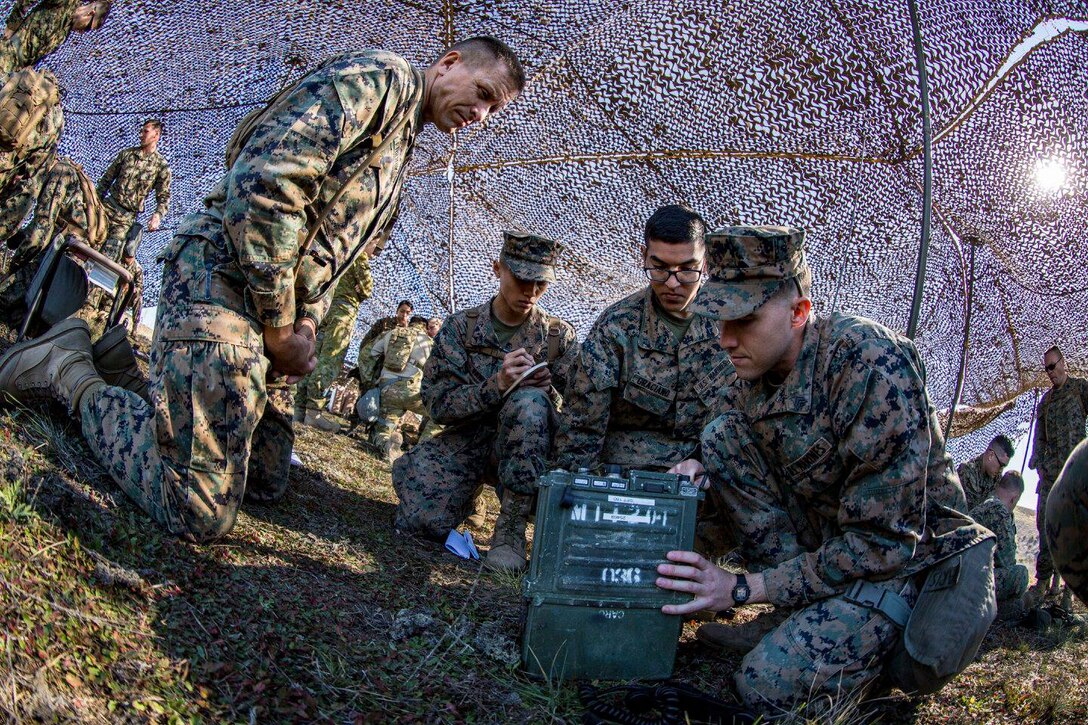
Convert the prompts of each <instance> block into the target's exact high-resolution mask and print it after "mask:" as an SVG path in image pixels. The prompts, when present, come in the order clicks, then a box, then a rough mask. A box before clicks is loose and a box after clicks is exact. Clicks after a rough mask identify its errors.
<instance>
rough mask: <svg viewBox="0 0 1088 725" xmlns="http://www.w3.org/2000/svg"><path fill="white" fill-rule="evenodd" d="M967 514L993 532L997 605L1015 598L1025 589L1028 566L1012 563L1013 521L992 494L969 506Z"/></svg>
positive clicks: (1014, 531) (1014, 560)
mask: <svg viewBox="0 0 1088 725" xmlns="http://www.w3.org/2000/svg"><path fill="white" fill-rule="evenodd" d="M971 518H973V519H974V520H975V521H977V522H978V523H980V524H982V525H983V526H985V527H986V528H987V529H989V530H990V531H992V532H994V534H995V535H996V536H997V548H996V549H994V586H995V589H996V591H997V602H998V606H1002V605H1003V604H1005V603H1006V602H1008V601H1009V600H1012V599H1017V598H1019V597H1020V596H1022V595H1023V594H1024V592H1026V591H1027V589H1028V568H1027V567H1026V566H1024V565H1023V564H1017V563H1016V521H1015V520H1013V516H1012V512H1011V511H1009V509H1008V508H1007V507H1006V506H1005V504H1004V503H1002V502H1001V500H1000V499H999V498H997V497H996V496H990V497H989V498H987V499H986V500H985V501H983V502H982V503H980V504H979V505H978V506H975V507H974V508H972V509H971Z"/></svg>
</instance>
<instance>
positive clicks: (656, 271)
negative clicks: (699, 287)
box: [642, 267, 703, 284]
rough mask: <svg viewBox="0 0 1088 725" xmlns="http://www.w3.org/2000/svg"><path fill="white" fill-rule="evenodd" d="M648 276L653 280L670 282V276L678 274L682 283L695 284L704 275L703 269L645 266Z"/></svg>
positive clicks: (678, 279) (643, 269) (644, 270)
mask: <svg viewBox="0 0 1088 725" xmlns="http://www.w3.org/2000/svg"><path fill="white" fill-rule="evenodd" d="M642 271H643V272H645V273H646V278H647V279H649V280H650V281H651V282H668V281H669V277H672V276H674V275H675V276H676V281H677V282H679V283H680V284H695V283H696V282H698V281H699V279H700V278H702V276H703V271H702V270H701V269H661V268H660V267H643V268H642Z"/></svg>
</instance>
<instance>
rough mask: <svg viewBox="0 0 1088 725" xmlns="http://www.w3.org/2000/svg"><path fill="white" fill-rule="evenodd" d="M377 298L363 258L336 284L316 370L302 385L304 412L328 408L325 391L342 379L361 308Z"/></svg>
mask: <svg viewBox="0 0 1088 725" xmlns="http://www.w3.org/2000/svg"><path fill="white" fill-rule="evenodd" d="M372 294H374V278H373V277H371V276H370V259H369V258H368V257H367V256H366V255H365V254H360V255H359V258H358V259H357V260H356V261H355V264H353V265H351V268H350V269H349V270H348V271H347V272H345V273H344V276H343V277H341V278H340V281H339V282H337V283H336V294H334V295H333V298H332V304H330V305H329V311H328V314H326V315H325V319H324V320H322V321H321V327H320V328H318V331H317V350H316V353H317V367H315V368H314V371H313V372H312V373H310V374H309V375H308V376H307V377H306V378H305V379H304V380H303V381H302V384H301V385H299V392H298V403H299V407H301V408H309V409H310V410H321V409H322V408H324V407H325V403H326V400H325V391H326V390H328V389H329V386H330V385H332V384H333V381H335V380H336V378H338V377H339V376H340V371H341V370H342V369H343V367H344V355H345V354H346V353H347V351H348V344H349V343H350V342H351V333H352V332H354V331H355V321H356V319H357V318H358V317H359V305H361V304H362V303H363V300H365V299H367V298H368V297H370V295H372Z"/></svg>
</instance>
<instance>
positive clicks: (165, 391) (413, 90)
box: [0, 38, 524, 542]
mask: <svg viewBox="0 0 1088 725" xmlns="http://www.w3.org/2000/svg"><path fill="white" fill-rule="evenodd" d="M523 84H524V72H523V70H522V69H521V66H520V64H519V63H518V61H517V59H516V58H515V57H514V56H513V54H512V53H511V51H510V49H509V48H507V47H506V46H505V45H503V44H502V43H500V42H498V41H496V40H494V39H492V38H475V39H469V40H466V41H463V42H462V43H459V44H458V45H456V46H454V47H453V48H451V49H450V50H449V51H448V52H446V53H445V54H444V55H443V56H442V57H441V58H440V59H439V60H438V61H436V62H435V63H434V64H433V65H431V66H430V67H429V68H427V69H426V70H425V71H419V70H416V69H415V68H413V67H412V66H411V65H410V64H409V63H408V62H407V61H406V60H405V59H404V58H401V57H399V56H397V55H395V54H393V53H388V52H385V51H359V52H354V53H348V54H345V55H342V56H338V57H336V58H334V59H332V60H330V61H329V62H327V63H326V64H324V65H323V66H321V67H320V68H319V69H317V70H315V71H314V72H312V73H310V74H309V75H307V76H306V77H305V78H303V79H302V80H301V81H299V82H298V83H297V84H295V85H294V86H291V87H288V88H287V89H285V90H284V91H283V92H282V94H281V95H280V96H278V97H277V99H276V102H275V103H272V104H269V105H268V106H266V107H265V108H263V109H258V110H257V111H256V112H255V113H254V114H252V115H251V116H250V117H248V118H247V119H246V120H245V121H244V122H243V124H242V125H241V126H240V133H237V134H236V135H235V137H234V138H232V142H231V143H230V144H229V147H228V148H229V149H230V154H229V158H228V166H229V168H228V171H227V172H226V174H225V175H224V177H223V179H221V180H220V182H219V183H218V184H217V185H216V187H215V188H214V189H213V190H212V191H211V193H210V194H209V196H208V198H207V199H206V200H205V208H204V210H202V211H200V212H197V213H195V214H192V215H190V216H189V217H187V218H186V220H185V221H184V222H183V224H182V227H181V229H180V230H179V232H178V233H177V235H176V236H175V237H174V240H173V242H172V243H171V244H170V245H169V246H168V247H167V249H166V250H165V252H164V254H163V261H164V267H163V279H162V290H161V295H160V305H159V314H158V316H157V318H156V322H155V334H154V339H153V341H152V346H151V363H150V370H151V403H150V404H148V403H146V402H145V401H143V400H142V399H140V398H139V397H138V396H137V395H135V394H133V393H131V392H129V391H127V390H122V389H120V388H117V387H113V386H109V385H106V384H104V382H103V380H102V378H101V377H100V375H99V372H98V371H96V370H95V368H94V366H93V364H92V362H91V346H90V338H89V335H88V334H87V327H86V325H85V324H84V323H82V322H81V321H78V320H76V321H70V322H66V323H62V325H58V326H57V327H56V328H54V330H52V331H50V332H49V333H47V334H46V335H44V336H43V337H42V338H40V339H36V340H32V341H30V342H28V343H22V344H20V345H17V346H15V347H13V348H12V349H11V350H9V351H8V352H7V353H6V354H5V355H4V356H3V357H2V358H0V392H3V393H6V394H7V395H8V396H10V397H13V398H15V399H16V400H18V401H32V400H35V399H38V398H40V397H42V395H43V393H44V394H48V395H50V396H51V397H54V398H59V399H60V400H62V401H63V402H64V403H66V404H67V405H68V407H69V410H70V412H71V413H73V414H74V415H75V416H76V417H77V418H79V420H80V421H81V424H82V430H83V435H84V438H86V440H87V442H88V444H89V446H90V448H91V451H92V453H93V454H94V456H95V457H96V458H97V459H98V460H99V461H100V462H101V463H102V464H103V465H104V466H105V467H106V468H107V470H108V471H109V472H110V475H111V476H112V477H113V478H114V480H115V481H117V483H118V484H119V485H120V486H121V487H122V488H123V489H124V491H125V492H126V493H127V494H128V495H129V496H130V497H131V498H132V499H133V500H134V501H135V502H136V503H137V504H138V505H139V506H140V507H141V508H143V509H144V510H145V511H146V512H147V513H148V514H149V515H150V516H151V517H152V518H153V519H154V520H155V521H156V522H157V523H159V524H160V525H162V526H163V527H164V528H166V529H167V530H168V531H170V532H172V533H175V534H178V535H181V536H185V537H187V538H189V539H191V540H194V541H198V542H206V541H211V540H215V539H218V538H221V537H223V536H225V535H227V534H228V533H229V532H230V531H231V529H232V528H233V527H234V523H235V520H236V517H237V514H238V509H239V506H240V505H241V502H242V500H243V498H253V497H254V496H256V497H258V498H261V499H275V498H279V497H281V496H283V495H284V493H285V491H286V488H287V482H288V473H289V470H290V461H291V448H292V442H293V439H294V433H293V430H292V427H291V404H292V401H291V399H290V398H289V397H288V396H287V391H288V384H289V383H290V382H293V381H295V380H297V379H298V378H300V377H302V376H304V375H306V374H307V373H308V372H310V371H311V370H312V369H313V366H314V364H315V360H314V333H315V331H316V327H317V323H319V322H320V320H321V318H322V317H323V316H324V314H325V311H326V310H327V309H328V305H329V301H330V298H331V296H332V295H331V291H332V290H333V288H334V287H335V285H336V282H337V280H338V278H339V277H340V276H341V275H342V274H343V273H344V272H345V271H346V270H347V269H348V268H349V267H350V266H351V264H352V263H353V262H354V261H355V260H356V259H357V258H358V257H359V255H360V254H362V253H363V252H364V251H365V250H366V247H367V246H368V245H371V244H372V243H373V242H375V241H376V240H377V239H379V236H380V235H379V232H380V230H382V229H384V228H385V227H386V226H387V224H388V222H389V220H390V219H392V218H393V216H394V215H395V213H396V209H397V204H398V200H399V197H400V193H401V190H402V188H403V181H404V176H405V170H406V169H407V167H408V164H409V160H410V155H411V151H412V148H413V146H414V145H415V141H416V137H417V134H418V132H419V130H420V128H421V126H422V125H423V124H424V123H434V124H435V125H436V126H437V127H438V128H439V130H441V131H444V132H447V133H448V132H450V131H452V130H453V129H454V128H458V127H463V126H464V125H466V124H465V123H464V119H465V117H466V114H467V115H468V117H469V118H471V119H473V121H483V120H484V119H486V118H487V117H488V115H489V114H490V113H493V112H496V111H498V110H499V109H501V108H502V107H504V106H505V105H506V103H508V102H509V101H510V100H511V99H512V98H514V97H515V96H516V95H517V94H518V93H519V92H520V90H521V87H522V86H523ZM425 89H426V91H427V92H426V93H425V92H424V90H425ZM462 108H468V109H470V111H460V110H457V109H462ZM300 128H303V129H305V133H300V132H299V129H300ZM319 219H320V220H323V221H322V222H321V223H316V222H317V220H319ZM319 230H320V231H321V232H322V233H321V234H320V235H319V234H318V231H319Z"/></svg>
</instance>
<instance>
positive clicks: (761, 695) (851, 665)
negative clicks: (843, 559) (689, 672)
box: [702, 411, 916, 711]
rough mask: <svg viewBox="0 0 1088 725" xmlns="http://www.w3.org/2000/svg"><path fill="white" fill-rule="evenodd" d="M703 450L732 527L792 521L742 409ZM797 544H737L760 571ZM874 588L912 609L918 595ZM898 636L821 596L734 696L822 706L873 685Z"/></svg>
mask: <svg viewBox="0 0 1088 725" xmlns="http://www.w3.org/2000/svg"><path fill="white" fill-rule="evenodd" d="M702 447H703V464H704V465H705V466H706V469H707V472H708V473H709V474H710V480H711V491H710V494H711V496H712V497H713V498H714V500H715V502H716V507H717V509H718V510H719V511H722V512H726V513H727V516H728V519H729V521H730V522H736V521H740V520H744V519H742V517H746V518H747V520H758V519H767V520H778V521H781V520H791V517H790V516H789V515H788V512H789V511H790V510H791V509H797V506H796V505H795V504H793V502H791V501H788V500H787V497H788V496H789V495H790V494H789V492H788V490H787V489H785V487H783V486H781V485H780V484H779V482H778V480H777V479H776V477H775V475H774V473H773V470H772V468H771V466H770V465H769V464H768V463H767V461H766V459H765V457H764V455H763V453H762V451H761V450H760V449H759V447H758V446H757V445H756V443H755V440H754V438H753V436H752V431H751V428H750V427H749V425H748V422H747V419H746V418H745V417H744V415H743V414H742V413H741V412H739V411H729V412H727V413H725V414H724V415H722V416H719V417H718V418H716V419H715V420H714V421H713V422H711V423H710V425H708V426H707V427H706V429H705V430H704V431H703V437H702ZM769 514H777V515H769ZM732 528H733V529H737V528H738V527H737V526H736V525H735V524H734V525H733V527H732ZM801 540H802V535H801V532H798V531H795V530H786V529H783V530H774V531H766V532H765V535H764V536H761V537H760V538H758V539H753V538H752V537H748V539H747V540H743V538H742V540H741V542H740V545H741V551H742V552H743V554H744V556H745V558H746V559H747V560H748V561H749V563H750V564H752V565H753V570H756V571H758V570H759V569H760V568H762V566H765V565H769V564H774V563H778V562H782V561H786V560H788V559H790V558H793V557H794V556H798V555H800V554H801V553H803V552H804V551H805V548H804V546H803V545H802V543H801ZM874 584H875V585H876V586H878V587H882V588H887V589H892V590H893V591H896V592H898V593H901V594H902V595H903V596H904V597H905V598H907V599H908V602H909V603H911V604H913V601H912V600H913V598H914V597H915V596H916V594H915V592H914V591H913V586H912V585H911V584H909V583H908V582H907V580H906V579H902V578H899V579H891V580H888V581H882V582H874ZM901 637H902V631H901V630H900V629H899V628H898V626H897V625H895V624H894V623H893V622H892V621H891V620H890V619H888V618H887V617H886V616H885V615H884V614H883V613H881V612H878V611H877V610H874V609H869V608H867V607H864V606H861V605H858V604H855V603H853V602H850V601H848V600H847V599H846V598H845V597H844V596H841V595H840V596H833V597H828V598H825V599H821V600H819V601H817V602H815V603H814V604H810V605H808V606H805V607H803V608H800V609H796V610H795V611H793V612H792V613H791V614H790V615H789V617H788V618H787V619H786V621H785V622H783V623H782V624H781V625H779V626H778V627H777V628H776V629H774V630H773V631H772V632H770V633H769V634H767V635H766V636H765V637H764V638H763V639H762V640H761V641H760V643H759V645H757V646H756V648H755V649H753V650H752V651H751V652H749V653H748V655H747V656H745V658H744V660H743V662H742V663H741V668H740V669H739V670H738V671H737V672H736V674H735V682H736V686H737V692H738V694H739V695H740V696H741V698H742V699H743V700H744V701H745V702H746V703H747V704H748V705H750V706H752V707H754V708H759V709H761V710H766V711H771V710H777V709H779V708H784V709H787V710H790V709H793V708H795V707H796V706H797V705H799V704H801V703H804V702H810V703H812V704H813V705H814V706H817V707H819V705H818V702H821V701H822V702H823V703H824V706H826V704H827V703H828V702H829V700H828V698H837V697H840V696H841V695H843V694H848V693H851V692H854V691H859V692H860V691H861V690H862V688H866V687H867V686H868V685H870V684H871V683H873V682H874V681H875V680H877V679H878V678H879V677H880V676H881V674H882V670H883V666H884V663H885V661H886V660H887V658H888V656H889V655H890V654H891V653H892V651H893V650H894V648H895V646H896V645H897V644H898V642H899V641H900V639H901Z"/></svg>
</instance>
